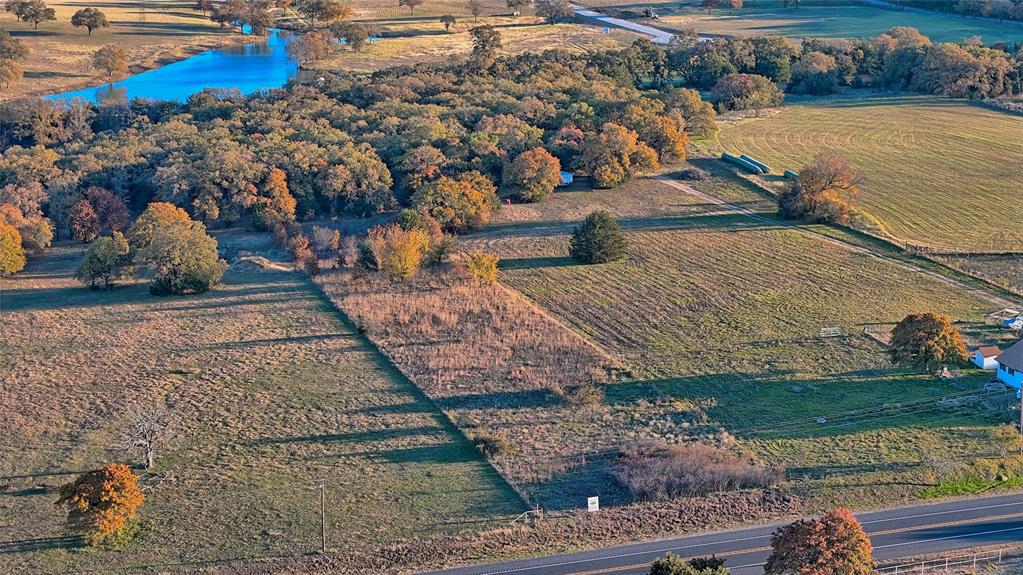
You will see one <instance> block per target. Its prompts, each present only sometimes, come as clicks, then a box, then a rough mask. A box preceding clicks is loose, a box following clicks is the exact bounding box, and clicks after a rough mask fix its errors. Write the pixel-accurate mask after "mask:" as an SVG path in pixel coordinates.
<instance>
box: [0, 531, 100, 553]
mask: <svg viewBox="0 0 1023 575" xmlns="http://www.w3.org/2000/svg"><path fill="white" fill-rule="evenodd" d="M84 545H85V542H84V541H83V540H82V538H81V537H79V536H77V535H63V536H60V537H37V538H34V539H18V540H15V541H0V555H10V554H14V553H25V552H29V551H44V550H47V549H75V548H79V547H83V546H84Z"/></svg>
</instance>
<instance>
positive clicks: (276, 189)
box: [252, 168, 298, 228]
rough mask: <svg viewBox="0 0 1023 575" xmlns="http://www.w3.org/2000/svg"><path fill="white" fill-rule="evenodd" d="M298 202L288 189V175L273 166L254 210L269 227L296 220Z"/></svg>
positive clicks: (258, 217) (259, 218) (257, 216)
mask: <svg viewBox="0 0 1023 575" xmlns="http://www.w3.org/2000/svg"><path fill="white" fill-rule="evenodd" d="M297 207H298V202H297V201H295V197H294V196H292V195H291V192H290V191H288V175H287V174H286V173H285V172H284V170H282V169H280V168H271V169H270V172H269V173H268V174H267V176H266V183H265V184H264V185H263V193H262V194H260V196H259V197H258V198H256V200H255V203H254V205H253V208H252V209H253V212H254V214H255V216H256V218H257V219H258V220H259V221H260V222H261V223H262V224H263V225H264V226H266V227H267V228H271V227H273V226H274V225H281V224H285V223H287V222H291V221H294V220H295V210H296V208H297Z"/></svg>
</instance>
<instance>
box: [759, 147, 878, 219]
mask: <svg viewBox="0 0 1023 575" xmlns="http://www.w3.org/2000/svg"><path fill="white" fill-rule="evenodd" d="M859 193H860V191H859V188H857V187H856V174H855V173H854V172H853V171H852V169H850V168H849V163H848V162H846V161H845V159H844V158H842V156H840V155H839V154H838V153H837V152H825V153H823V154H820V155H819V156H817V157H816V158H815V159H814V161H813V163H812V164H810V165H809V166H807V167H805V168H803V169H802V170H800V171H799V177H797V178H796V181H795V182H794V183H793V184H792V187H791V188H789V189H788V190H786V191H785V192H783V193H782V194H781V195H779V196H778V215H780V216H781V217H783V218H787V219H797V220H808V221H813V222H825V223H830V224H845V223H846V222H848V221H849V213H850V212H851V211H852V206H853V203H854V202H855V200H856V197H857V196H858V195H859Z"/></svg>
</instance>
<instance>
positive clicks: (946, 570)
mask: <svg viewBox="0 0 1023 575" xmlns="http://www.w3.org/2000/svg"><path fill="white" fill-rule="evenodd" d="M945 573H948V557H945Z"/></svg>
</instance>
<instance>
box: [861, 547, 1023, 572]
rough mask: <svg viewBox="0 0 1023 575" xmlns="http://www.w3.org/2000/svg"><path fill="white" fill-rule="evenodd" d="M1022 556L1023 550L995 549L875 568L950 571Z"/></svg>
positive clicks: (882, 569) (898, 570) (899, 570)
mask: <svg viewBox="0 0 1023 575" xmlns="http://www.w3.org/2000/svg"><path fill="white" fill-rule="evenodd" d="M1019 558H1023V551H1020V550H1019V549H999V550H997V551H984V552H975V553H969V554H966V555H958V556H955V557H945V558H943V559H930V560H927V561H916V562H913V563H905V564H902V565H890V566H888V567H883V568H880V569H876V570H875V571H874V572H875V573H877V574H878V575H911V574H913V573H917V574H922V573H946V572H947V573H951V572H952V571H953V570H955V569H959V570H962V569H976V568H977V567H982V566H985V565H997V564H999V563H1001V562H1003V561H1007V560H1009V559H1019Z"/></svg>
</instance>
